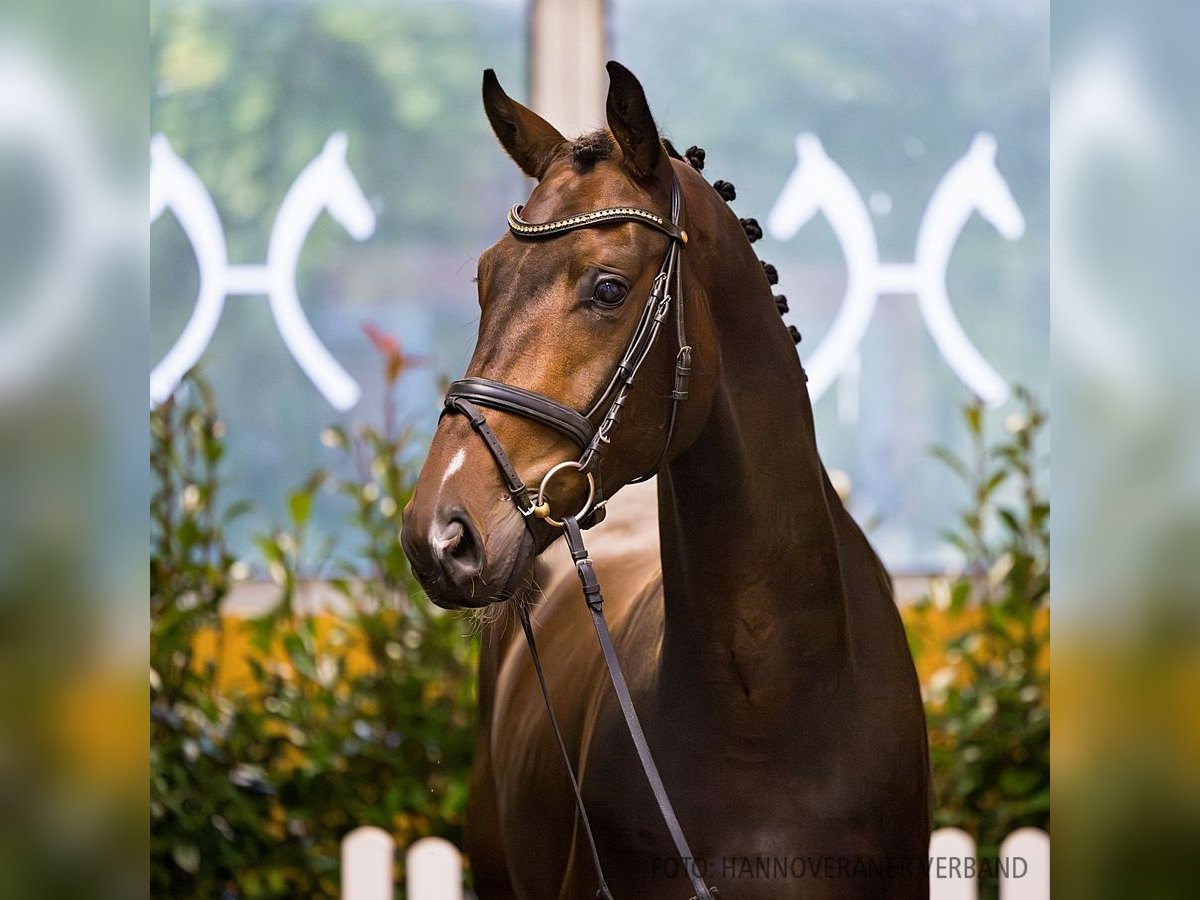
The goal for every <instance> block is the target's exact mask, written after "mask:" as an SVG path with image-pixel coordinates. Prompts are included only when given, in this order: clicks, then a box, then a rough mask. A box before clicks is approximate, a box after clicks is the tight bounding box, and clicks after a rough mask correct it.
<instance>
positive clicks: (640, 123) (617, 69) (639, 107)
mask: <svg viewBox="0 0 1200 900" xmlns="http://www.w3.org/2000/svg"><path fill="white" fill-rule="evenodd" d="M606 68H607V69H608V78H609V84H608V103H607V110H608V130H609V131H611V132H612V136H613V138H615V139H616V142H617V145H618V146H619V147H620V148H621V153H622V155H623V157H624V164H625V168H626V169H628V170H629V172H630V174H631V175H633V176H634V177H635V178H637V179H638V180H639V181H650V180H651V179H652V178H653V177H654V176H655V175H657V174H659V173H660V172H662V171H669V169H670V166H671V164H670V162H669V161H668V160H667V153H666V151H665V150H664V149H663V145H662V139H661V138H660V137H659V135H658V126H656V125H655V124H654V117H653V116H652V115H650V104H649V103H647V102H646V92H645V91H643V90H642V85H641V83H640V82H639V81H638V80H637V78H636V77H635V76H634V74H633V73H632V72H630V71H629V70H628V69H627V68H625V67H624V66H623V65H621V64H620V63H619V62H616V61H615V60H610V61H609V63H608V66H607V67H606Z"/></svg>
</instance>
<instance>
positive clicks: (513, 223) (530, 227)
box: [508, 206, 687, 244]
mask: <svg viewBox="0 0 1200 900" xmlns="http://www.w3.org/2000/svg"><path fill="white" fill-rule="evenodd" d="M521 209H522V207H521V206H514V207H513V208H512V209H510V210H509V211H508V227H509V229H510V230H511V231H512V233H513V234H516V235H520V236H521V237H549V236H551V235H555V234H562V233H563V232H564V231H572V230H574V229H576V228H589V227H591V226H593V225H603V224H606V223H608V222H641V223H643V224H645V225H649V226H651V227H652V228H656V229H657V230H659V231H661V232H662V233H663V234H665V235H666V236H667V237H669V238H671V239H672V240H676V241H679V242H680V243H683V244H686V243H687V232H686V231H684V230H683V229H682V228H679V227H677V226H675V225H672V224H671V223H670V222H668V221H667V220H666V219H664V218H663V217H662V216H660V215H656V214H655V213H652V212H650V211H649V210H645V209H638V208H637V207H636V206H614V207H611V208H610V209H597V210H595V211H593V212H586V213H580V214H579V215H576V216H568V217H567V218H565V219H555V220H554V221H553V222H540V223H539V222H526V221H525V220H524V219H522V218H521Z"/></svg>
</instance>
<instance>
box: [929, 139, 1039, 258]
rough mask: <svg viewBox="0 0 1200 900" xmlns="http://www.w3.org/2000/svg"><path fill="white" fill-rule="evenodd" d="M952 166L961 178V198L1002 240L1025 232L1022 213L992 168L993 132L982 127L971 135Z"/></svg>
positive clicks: (1005, 185) (994, 168) (1000, 177)
mask: <svg viewBox="0 0 1200 900" xmlns="http://www.w3.org/2000/svg"><path fill="white" fill-rule="evenodd" d="M955 167H956V168H957V169H958V170H959V171H958V173H957V174H958V175H959V178H960V179H961V180H960V182H959V187H958V191H959V192H960V196H961V197H962V198H963V200H964V201H968V200H969V201H971V202H973V203H974V207H975V209H976V210H977V211H978V212H979V214H980V215H981V216H983V217H984V218H985V219H987V221H989V222H990V223H991V224H992V227H994V228H995V229H996V231H998V232H1000V235H1001V236H1002V237H1003V238H1005V239H1006V240H1009V241H1015V240H1018V239H1019V238H1020V237H1021V236H1022V235H1023V234H1025V216H1024V214H1023V213H1022V212H1021V207H1019V206H1017V201H1016V200H1015V199H1013V195H1012V191H1011V190H1009V187H1008V182H1006V181H1005V180H1004V176H1003V175H1001V174H1000V170H999V169H997V168H996V136H995V135H994V134H990V133H989V132H986V131H982V132H980V133H979V134H977V135H975V140H973V141H972V142H971V149H970V150H968V151H967V153H966V155H965V156H963V158H962V159H961V160H959V162H958V163H956V164H955ZM949 177H950V176H949V175H948V176H947V179H949Z"/></svg>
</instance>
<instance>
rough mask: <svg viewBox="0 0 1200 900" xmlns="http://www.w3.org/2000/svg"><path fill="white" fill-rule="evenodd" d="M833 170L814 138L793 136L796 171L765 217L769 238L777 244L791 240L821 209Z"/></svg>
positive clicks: (816, 138) (813, 135)
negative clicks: (794, 137) (794, 140)
mask: <svg viewBox="0 0 1200 900" xmlns="http://www.w3.org/2000/svg"><path fill="white" fill-rule="evenodd" d="M834 166H835V164H834V162H833V160H831V159H830V158H829V155H828V154H827V153H826V152H825V147H824V146H823V145H822V144H821V140H820V138H818V137H817V136H816V135H815V134H813V133H812V132H811V131H805V132H801V133H800V134H799V135H797V136H796V168H795V169H793V170H792V174H791V176H790V177H789V178H788V180H787V182H786V183H785V184H784V186H783V190H782V191H781V192H780V194H779V197H778V199H776V201H775V203H774V205H773V206H772V207H771V211H770V213H768V215H767V230H768V231H770V233H771V237H773V238H775V239H776V240H777V241H788V240H791V239H792V238H794V237H795V236H796V234H797V232H799V231H800V229H801V228H803V227H804V226H805V225H807V224H808V222H809V221H810V220H811V219H812V218H813V217H814V216H816V214H817V213H818V212H820V211H821V210H822V209H824V208H825V207H824V205H823V200H824V199H825V198H826V196H827V192H826V187H827V186H828V185H829V184H830V180H829V174H830V169H831V168H833V167H834Z"/></svg>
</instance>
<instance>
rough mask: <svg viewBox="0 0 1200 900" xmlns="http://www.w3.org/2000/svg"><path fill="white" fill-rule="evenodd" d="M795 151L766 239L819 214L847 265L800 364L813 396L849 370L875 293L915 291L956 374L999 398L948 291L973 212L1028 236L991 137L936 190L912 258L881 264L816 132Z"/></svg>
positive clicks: (1014, 234) (997, 382) (849, 185)
mask: <svg viewBox="0 0 1200 900" xmlns="http://www.w3.org/2000/svg"><path fill="white" fill-rule="evenodd" d="M796 157H797V162H796V168H795V170H794V171H793V172H792V174H791V177H790V178H788V180H787V183H786V184H784V186H783V190H782V192H781V193H780V195H779V198H778V199H777V200H776V201H775V204H774V206H773V207H772V208H771V212H770V214H769V216H768V219H767V227H768V229H769V230H770V232H771V236H772V237H774V238H776V239H777V240H781V241H786V240H790V239H791V238H793V237H795V235H796V233H797V232H798V231H799V230H800V229H801V228H803V227H804V225H805V224H806V223H807V222H809V221H810V220H811V219H812V218H813V217H815V216H816V214H817V213H818V212H824V213H825V217H826V218H827V219H828V220H829V224H830V226H831V227H832V228H833V232H834V234H835V235H836V236H837V239H838V241H839V243H840V244H841V247H842V251H843V253H844V254H845V257H846V266H847V279H846V293H845V296H844V297H843V299H842V306H841V308H840V309H839V311H838V314H837V317H836V318H835V319H834V322H833V326H832V327H831V328H830V330H829V334H827V335H826V336H825V338H824V339H823V340H822V341H821V343H820V344H818V345H817V348H816V350H815V351H813V355H812V358H811V359H810V360H809V362H808V365H807V367H806V368H807V369H808V376H809V391H810V393H811V394H812V397H813V399H814V400H816V399H818V398H819V397H820V396H821V395H822V394H824V393H825V391H826V390H827V389H828V388H829V386H830V385H831V384H832V383H833V381H834V379H836V378H837V377H838V376H839V375H841V374H842V372H843V371H846V370H848V369H849V370H851V371H853V369H854V367H855V366H856V364H857V359H858V347H859V345H860V344H861V343H862V339H863V336H864V335H865V334H866V332H867V327H868V326H869V325H870V324H871V317H872V316H873V315H874V314H875V303H876V301H877V300H878V298H879V296H880V295H881V294H915V295H916V297H917V301H918V303H919V304H920V309H921V316H922V318H923V319H924V320H925V326H926V327H927V328H928V329H929V333H930V335H932V337H933V340H934V343H935V344H936V345H937V348H938V351H939V352H940V353H941V354H942V356H943V357H944V358H945V360H946V362H947V363H948V364H949V366H950V368H951V369H953V370H954V373H955V374H956V375H957V376H958V377H959V379H960V380H961V381H962V382H963V383H964V384H966V385H967V387H969V388H970V389H971V390H972V391H973V392H974V393H975V394H976V395H977V396H979V397H980V398H981V399H982V400H983V401H984V402H986V403H988V404H989V405H992V406H995V405H998V404H1000V403H1003V402H1004V400H1005V399H1007V397H1008V384H1007V382H1006V381H1005V380H1004V379H1003V378H1002V377H1001V376H1000V374H999V373H998V372H996V370H995V369H994V368H992V366H991V365H990V364H989V363H988V362H987V360H985V359H984V358H983V355H982V354H981V353H980V352H979V350H978V349H977V348H976V347H975V345H974V344H973V343H972V342H971V339H970V338H969V337H967V334H966V332H965V331H963V328H962V325H961V324H960V323H959V321H958V317H957V316H955V314H954V310H953V308H952V307H951V305H950V298H949V295H948V293H947V290H946V270H947V267H948V266H949V263H950V254H951V253H952V252H953V250H954V245H955V243H956V242H957V241H958V236H959V234H960V233H961V232H962V230H963V227H964V226H965V225H966V223H967V220H968V219H969V218H970V216H971V213H972V212H974V211H976V210H978V211H979V212H980V213H981V214H982V215H983V217H984V218H985V219H987V220H988V221H989V222H991V223H992V225H993V226H994V227H995V228H996V230H997V231H999V232H1000V234H1001V235H1002V236H1003V237H1005V238H1006V239H1008V240H1010V241H1015V240H1017V239H1018V238H1020V237H1021V235H1023V234H1024V233H1025V217H1024V216H1023V215H1022V214H1021V209H1020V207H1018V206H1017V203H1016V201H1015V200H1014V199H1013V196H1012V193H1011V192H1010V191H1009V189H1008V185H1007V184H1006V183H1005V181H1004V178H1003V177H1002V176H1001V175H1000V172H999V171H998V170H997V169H996V138H995V136H994V135H991V134H988V133H986V132H980V133H979V134H977V135H976V136H975V140H974V141H973V142H972V143H971V149H970V150H968V151H967V152H966V154H964V155H963V156H962V157H961V158H960V159H959V160H958V161H957V162H955V163H954V165H952V166H951V167H950V169H949V170H948V171H947V172H946V174H945V175H944V176H943V177H942V180H941V181H940V182H939V183H938V186H937V187H936V188H935V189H934V192H933V195H932V196H931V197H930V198H929V204H928V206H927V207H926V209H925V215H924V217H923V218H922V219H921V226H920V229H919V230H918V232H917V244H916V255H915V262H913V263H885V262H881V261H880V259H879V246H878V244H877V242H876V239H875V227H874V225H873V223H872V222H871V217H870V214H869V213H868V211H867V207H866V204H864V203H863V200H862V196H861V195H860V194H859V192H858V189H857V188H856V187H855V186H854V183H853V182H852V181H851V180H850V178H849V176H847V175H846V173H845V171H844V170H843V169H842V168H841V166H839V165H838V164H837V163H835V162H834V161H833V160H832V159H830V157H829V155H828V154H827V153H826V152H825V148H824V147H823V146H822V145H821V141H820V140H819V139H818V138H817V137H816V135H814V134H811V133H809V132H804V133H802V134H800V135H799V136H798V137H797V138H796Z"/></svg>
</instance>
